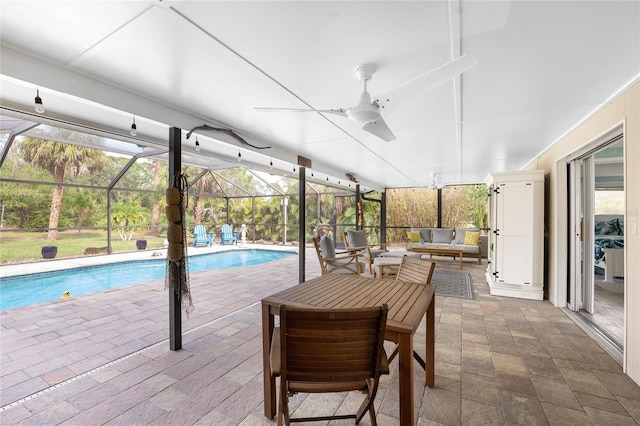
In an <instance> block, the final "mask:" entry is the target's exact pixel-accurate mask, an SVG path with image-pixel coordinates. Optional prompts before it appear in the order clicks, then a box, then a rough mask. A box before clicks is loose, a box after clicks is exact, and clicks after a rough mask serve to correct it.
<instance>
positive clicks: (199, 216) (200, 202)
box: [195, 195, 204, 224]
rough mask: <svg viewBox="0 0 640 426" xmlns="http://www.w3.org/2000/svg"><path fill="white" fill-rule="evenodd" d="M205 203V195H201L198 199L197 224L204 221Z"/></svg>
mask: <svg viewBox="0 0 640 426" xmlns="http://www.w3.org/2000/svg"><path fill="white" fill-rule="evenodd" d="M203 205H204V195H201V196H199V197H198V199H197V200H196V208H195V211H196V224H199V223H202V212H203V211H204V208H203V207H202V206H203Z"/></svg>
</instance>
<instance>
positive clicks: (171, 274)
mask: <svg viewBox="0 0 640 426" xmlns="http://www.w3.org/2000/svg"><path fill="white" fill-rule="evenodd" d="M187 190H188V181H187V177H186V176H184V175H182V174H179V173H178V174H176V176H175V177H174V180H173V186H172V187H171V188H168V189H167V192H166V198H167V208H166V215H167V221H168V222H169V227H168V229H167V240H169V247H168V248H167V273H166V277H165V283H164V288H165V290H166V289H171V290H173V291H174V292H175V293H176V295H177V296H178V299H179V300H180V304H181V306H182V309H183V310H184V311H185V313H186V314H187V317H189V314H190V313H191V312H192V311H193V309H194V307H193V300H192V299H191V290H190V288H189V274H188V270H189V265H188V256H187V244H186V241H187V232H186V227H185V226H184V216H185V214H184V213H185V211H186V207H188V200H189V197H188V196H187Z"/></svg>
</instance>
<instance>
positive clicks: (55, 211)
mask: <svg viewBox="0 0 640 426" xmlns="http://www.w3.org/2000/svg"><path fill="white" fill-rule="evenodd" d="M52 133H53V135H54V136H57V138H60V139H62V140H76V141H80V140H84V141H85V142H86V141H87V139H91V140H93V141H95V139H96V138H97V137H96V136H91V135H86V134H83V133H77V132H74V131H71V130H66V129H60V128H55V129H52ZM97 139H98V140H99V139H100V138H97ZM19 151H20V153H21V156H22V159H23V160H24V161H27V162H30V163H31V164H33V165H34V166H35V167H37V168H39V169H42V170H47V171H48V172H49V173H51V175H52V176H53V178H54V181H55V183H56V184H57V185H55V186H54V187H53V194H52V196H51V209H50V213H49V231H48V233H47V241H56V240H57V239H58V230H57V229H56V228H58V219H59V217H60V207H61V206H62V198H63V194H64V186H63V185H62V184H63V183H64V182H65V179H66V176H67V174H68V173H69V172H71V173H72V174H73V176H74V177H77V176H79V175H81V174H83V173H95V172H96V171H97V170H99V169H100V168H102V167H104V165H105V164H106V163H107V162H108V157H107V156H106V155H105V154H104V153H103V152H102V151H101V150H99V149H95V148H86V147H84V146H78V145H71V144H68V143H62V142H55V141H52V140H45V139H38V138H31V137H28V138H25V139H23V140H22V141H21V142H20V148H19Z"/></svg>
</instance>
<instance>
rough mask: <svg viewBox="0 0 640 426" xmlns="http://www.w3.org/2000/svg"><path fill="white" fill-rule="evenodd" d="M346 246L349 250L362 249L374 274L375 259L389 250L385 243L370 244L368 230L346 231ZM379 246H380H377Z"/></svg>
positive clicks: (370, 271)
mask: <svg viewBox="0 0 640 426" xmlns="http://www.w3.org/2000/svg"><path fill="white" fill-rule="evenodd" d="M342 236H343V238H344V247H345V248H346V249H347V250H359V251H362V254H363V255H364V259H365V261H366V263H367V264H368V265H369V273H370V274H371V275H373V259H375V258H376V257H378V256H380V255H381V254H382V253H385V252H387V251H388V250H387V249H386V245H385V244H378V245H370V244H368V240H367V233H366V231H344V232H343V233H342ZM376 247H379V248H376Z"/></svg>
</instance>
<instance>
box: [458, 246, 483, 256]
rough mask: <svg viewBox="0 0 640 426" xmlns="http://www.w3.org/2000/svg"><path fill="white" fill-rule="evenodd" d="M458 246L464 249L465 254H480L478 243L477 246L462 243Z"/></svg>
mask: <svg viewBox="0 0 640 426" xmlns="http://www.w3.org/2000/svg"><path fill="white" fill-rule="evenodd" d="M456 248H459V249H462V253H465V254H478V252H479V251H480V247H479V246H478V245H477V244H476V245H475V246H471V245H466V244H460V245H458V246H456Z"/></svg>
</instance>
